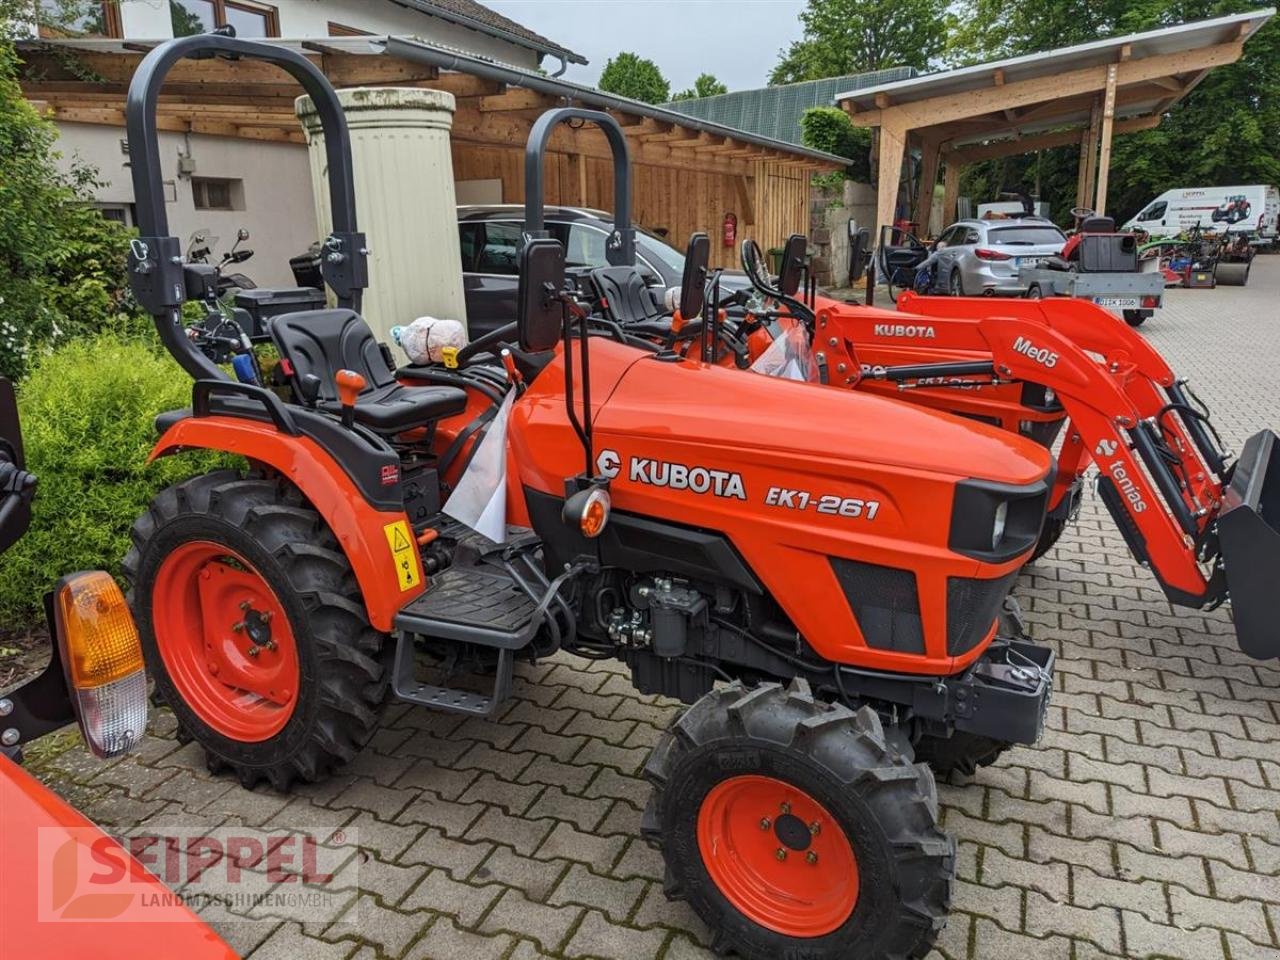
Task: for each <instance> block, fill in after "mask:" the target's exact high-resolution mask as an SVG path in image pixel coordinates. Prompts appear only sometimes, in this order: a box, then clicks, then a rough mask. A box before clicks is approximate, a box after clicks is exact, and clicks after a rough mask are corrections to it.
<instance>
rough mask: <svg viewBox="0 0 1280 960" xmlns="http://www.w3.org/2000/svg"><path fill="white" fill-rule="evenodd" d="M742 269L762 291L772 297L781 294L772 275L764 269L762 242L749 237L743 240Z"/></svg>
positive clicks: (754, 285)
mask: <svg viewBox="0 0 1280 960" xmlns="http://www.w3.org/2000/svg"><path fill="white" fill-rule="evenodd" d="M742 269H743V271H744V272H745V273H746V275H747V279H748V280H750V281H751V285H752V286H753V287H755V288H756V289H757V290H759V291H760V292H761V293H763V294H766V295H768V296H770V297H778V296H781V294H779V292H778V291H777V290H776V289H775V288H774V286H773V284H772V283H771V282H770V281H771V277H770V275H769V273H768V271H766V270H765V269H764V253H763V252H762V251H761V249H760V244H758V243H756V242H755V240H753V239H752V238H750V237H748V238H747V239H746V240H743V241H742Z"/></svg>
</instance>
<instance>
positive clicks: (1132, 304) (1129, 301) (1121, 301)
mask: <svg viewBox="0 0 1280 960" xmlns="http://www.w3.org/2000/svg"><path fill="white" fill-rule="evenodd" d="M1093 302H1094V303H1096V304H1097V305H1098V306H1100V307H1111V308H1112V309H1115V310H1136V309H1137V307H1138V298H1137V297H1094V298H1093Z"/></svg>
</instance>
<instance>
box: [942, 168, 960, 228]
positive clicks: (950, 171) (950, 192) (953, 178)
mask: <svg viewBox="0 0 1280 960" xmlns="http://www.w3.org/2000/svg"><path fill="white" fill-rule="evenodd" d="M959 198H960V162H959V161H958V160H954V159H952V160H948V161H947V165H946V167H945V169H944V170H943V172H942V222H943V223H944V224H947V223H955V219H956V202H957V201H958V200H959Z"/></svg>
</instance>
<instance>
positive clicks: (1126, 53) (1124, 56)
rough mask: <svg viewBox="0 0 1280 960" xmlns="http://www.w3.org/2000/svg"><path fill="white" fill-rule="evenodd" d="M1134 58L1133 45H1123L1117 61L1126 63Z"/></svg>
mask: <svg viewBox="0 0 1280 960" xmlns="http://www.w3.org/2000/svg"><path fill="white" fill-rule="evenodd" d="M1132 56H1133V44H1132V43H1122V44H1121V45H1120V53H1119V54H1118V55H1117V56H1116V60H1117V62H1119V63H1124V62H1125V61H1126V60H1128V59H1129V58H1130V57H1132Z"/></svg>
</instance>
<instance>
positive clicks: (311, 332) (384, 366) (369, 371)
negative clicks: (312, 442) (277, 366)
mask: <svg viewBox="0 0 1280 960" xmlns="http://www.w3.org/2000/svg"><path fill="white" fill-rule="evenodd" d="M271 339H272V340H273V341H275V345H276V347H277V349H279V351H280V356H281V357H283V358H284V359H286V360H288V361H289V363H290V364H292V366H293V375H294V377H295V378H296V380H297V381H298V382H301V380H302V378H303V377H305V376H306V375H307V374H315V375H316V376H317V377H319V378H320V394H319V399H320V400H337V399H338V385H337V382H336V381H335V377H336V376H337V373H338V371H339V370H354V371H355V372H356V373H358V374H360V375H361V376H363V377H364V379H365V381H366V385H365V389H364V392H365V393H368V392H370V391H372V390H376V389H377V388H378V387H385V386H386V385H387V384H389V383H392V382H394V381H395V371H394V370H392V369H391V366H390V364H388V363H387V359H386V357H384V356H383V355H382V348H381V347H379V346H378V341H377V340H376V339H374V336H373V331H372V330H370V329H369V325H368V324H367V323H365V322H364V318H362V317H361V316H360V315H359V314H358V313H356V312H355V311H354V310H341V309H340V310H303V311H300V312H298V313H285V314H281V315H280V316H278V317H275V318H274V319H273V320H272V321H271Z"/></svg>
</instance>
